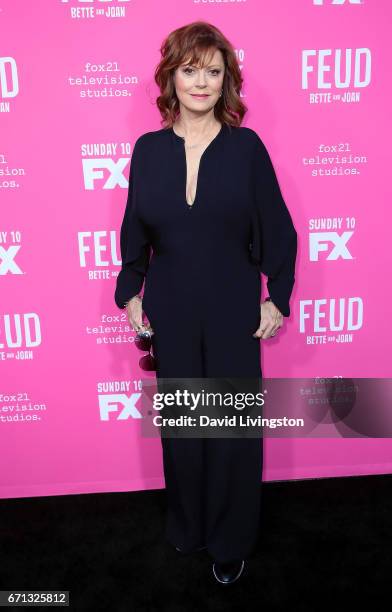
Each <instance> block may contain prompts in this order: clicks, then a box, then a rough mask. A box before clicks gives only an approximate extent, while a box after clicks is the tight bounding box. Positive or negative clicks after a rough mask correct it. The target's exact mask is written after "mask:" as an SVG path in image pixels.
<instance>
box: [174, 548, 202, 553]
mask: <svg viewBox="0 0 392 612" xmlns="http://www.w3.org/2000/svg"><path fill="white" fill-rule="evenodd" d="M206 548H207V547H206V546H198V547H197V548H193V549H192V550H190V551H189V552H190V553H193V552H200V551H201V550H205V549H206ZM176 550H177V551H178V552H180V553H184V552H188V551H184V550H183V549H182V548H180V547H179V546H176Z"/></svg>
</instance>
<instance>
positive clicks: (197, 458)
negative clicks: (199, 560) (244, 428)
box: [153, 316, 263, 562]
mask: <svg viewBox="0 0 392 612" xmlns="http://www.w3.org/2000/svg"><path fill="white" fill-rule="evenodd" d="M220 323H222V321H220V320H219V319H218V320H217V319H213V318H212V317H211V318H209V319H208V320H200V321H199V320H193V321H192V324H191V325H188V326H187V327H186V328H185V329H182V330H179V329H178V327H177V326H175V325H174V326H172V325H171V326H167V325H163V326H160V325H159V324H157V325H156V326H155V327H154V332H155V333H154V335H153V350H154V354H155V356H156V359H157V380H158V379H159V378H161V377H162V378H164V377H181V378H187V377H189V378H192V377H195V378H196V377H198V378H200V377H216V378H218V377H238V378H240V377H252V378H255V379H256V378H258V379H260V380H261V376H262V373H261V366H260V340H259V339H255V338H253V337H252V333H253V332H254V331H255V330H256V329H257V326H258V324H259V317H258V316H256V317H252V318H251V319H250V320H249V318H248V321H238V322H234V324H232V325H231V326H230V327H229V328H228V327H227V326H226V325H224V324H220ZM176 332H177V333H176ZM161 443H162V450H163V467H164V476H165V484H166V494H167V514H166V534H165V535H166V538H167V540H168V541H169V542H170V543H171V544H172V545H174V546H179V547H181V548H182V549H183V550H192V549H193V548H194V547H197V546H200V545H205V546H206V547H207V550H208V552H209V553H210V555H211V556H212V557H213V558H214V559H216V560H218V561H221V562H224V561H229V560H232V559H245V558H246V557H247V556H248V555H249V554H250V553H251V552H252V550H253V549H254V546H255V544H256V541H257V537H258V534H259V520H260V502H261V486H262V485H261V483H262V464H263V461H262V452H263V443H262V438H261V437H259V438H238V437H232V438H207V437H206V438H165V437H163V436H161Z"/></svg>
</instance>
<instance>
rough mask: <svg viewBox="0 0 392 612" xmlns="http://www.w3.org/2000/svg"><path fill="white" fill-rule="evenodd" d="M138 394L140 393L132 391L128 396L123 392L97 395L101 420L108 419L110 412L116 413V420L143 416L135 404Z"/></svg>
mask: <svg viewBox="0 0 392 612" xmlns="http://www.w3.org/2000/svg"><path fill="white" fill-rule="evenodd" d="M140 396H141V393H132V395H131V396H130V397H128V396H127V395H125V393H114V394H106V395H99V396H98V402H99V413H100V416H101V421H109V414H110V413H111V412H114V413H116V414H117V415H118V416H117V420H118V421H126V420H127V419H129V418H134V419H141V418H143V417H142V415H141V414H140V412H139V410H138V409H137V408H136V406H135V404H136V402H137V400H138V399H139V397H140Z"/></svg>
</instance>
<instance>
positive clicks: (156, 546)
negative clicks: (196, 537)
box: [0, 475, 392, 612]
mask: <svg viewBox="0 0 392 612" xmlns="http://www.w3.org/2000/svg"><path fill="white" fill-rule="evenodd" d="M165 495H166V493H165V491H164V490H153V491H146V492H144V491H143V492H133V493H110V494H108V493H106V494H92V495H91V494H89V495H87V494H86V495H68V496H55V497H36V498H21V499H12V500H0V538H1V541H0V546H1V552H0V561H1V566H0V588H1V590H9V589H24V590H28V589H31V590H34V589H35V590H41V591H42V590H46V589H48V590H61V589H64V590H68V591H70V608H71V609H72V610H80V611H90V610H91V611H95V610H108V611H114V612H117V611H122V610H124V611H125V610H127V611H131V610H132V611H133V610H151V611H152V610H167V611H170V612H177V611H178V612H184V611H185V610H198V611H202V610H214V611H219V610H222V611H223V610H242V612H247V610H255V611H256V610H257V611H259V610H260V611H261V610H265V611H267V610H268V611H272V610H282V611H283V610H284V611H286V610H291V611H295V612H296V611H302V610H312V611H316V610H320V609H325V608H327V607H329V606H331V608H332V607H333V609H334V610H337V611H338V612H340V611H341V610H344V609H345V608H346V605H349V604H350V603H351V606H350V607H353V605H355V606H358V605H359V604H361V605H360V607H358V608H357V609H363V607H365V606H368V605H370V604H372V607H373V608H374V609H389V607H390V605H391V602H390V595H389V592H390V589H389V585H390V580H391V569H392V529H391V527H392V475H385V476H361V477H351V478H330V479H328V478H324V479H309V480H301V481H290V482H286V481H285V482H273V483H269V482H266V483H263V485H262V499H263V503H262V516H261V533H260V539H259V543H258V546H257V549H256V550H255V552H254V554H253V556H252V557H250V558H249V559H248V560H247V562H246V565H245V570H244V574H243V575H242V576H241V578H240V580H239V581H238V582H236V583H234V584H232V585H220V584H218V583H217V582H216V580H215V578H214V577H213V575H212V569H211V565H212V560H211V558H210V556H209V555H208V553H207V552H206V551H202V552H198V553H195V554H193V555H182V554H180V553H178V552H177V551H176V550H174V549H173V548H172V547H171V546H170V545H169V544H167V543H166V541H165V540H164V537H163V532H164V517H165V508H166V498H165ZM385 596H387V598H388V599H387V602H388V603H386V602H385ZM383 599H384V601H383ZM381 603H382V604H383V607H382V608H381ZM377 606H380V607H379V608H377ZM385 606H386V608H385ZM40 609H41V608H40ZM42 609H43V608H42Z"/></svg>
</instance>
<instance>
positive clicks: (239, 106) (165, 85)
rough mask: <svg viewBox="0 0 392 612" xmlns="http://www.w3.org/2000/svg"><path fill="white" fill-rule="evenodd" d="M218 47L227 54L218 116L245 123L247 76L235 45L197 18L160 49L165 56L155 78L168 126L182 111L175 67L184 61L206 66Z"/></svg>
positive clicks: (228, 121) (158, 104)
mask: <svg viewBox="0 0 392 612" xmlns="http://www.w3.org/2000/svg"><path fill="white" fill-rule="evenodd" d="M217 49H219V50H220V51H221V53H222V55H223V61H224V66H225V74H224V80H223V87H222V95H221V97H220V98H219V100H218V102H217V103H216V105H215V107H214V113H215V117H216V118H217V119H218V120H219V121H220V122H221V123H227V124H229V125H233V126H237V127H238V126H240V125H241V122H242V119H243V117H244V115H245V113H246V112H247V110H248V109H247V107H246V106H245V104H244V103H243V102H241V98H240V91H241V86H242V82H243V78H242V76H241V70H240V67H239V65H238V61H237V56H236V54H235V51H234V49H233V46H232V45H231V43H230V42H229V41H228V40H227V39H226V38H225V36H223V34H222V32H220V31H219V30H218V29H217V28H216V27H215V26H213V25H212V24H210V23H206V22H205V21H195V22H193V23H190V24H188V25H186V26H183V27H181V28H178V29H177V30H174V31H173V32H171V33H170V34H169V35H168V37H167V38H166V39H165V40H164V41H163V43H162V45H161V48H160V52H161V56H162V59H161V61H160V62H159V64H158V66H157V68H156V70H155V75H154V77H155V82H156V83H157V85H158V87H159V89H160V92H161V95H160V96H158V98H157V100H156V102H157V106H158V109H159V112H160V113H161V116H162V120H161V123H162V124H164V126H165V127H172V125H173V123H174V122H175V119H176V117H177V115H178V113H179V111H180V106H179V101H178V98H177V96H176V89H175V86H174V72H175V70H176V69H177V68H178V66H180V65H181V64H184V63H189V64H192V65H198V64H200V65H201V66H203V65H205V64H207V63H208V61H209V59H210V57H212V56H213V55H214V53H215V51H216V50H217Z"/></svg>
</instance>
